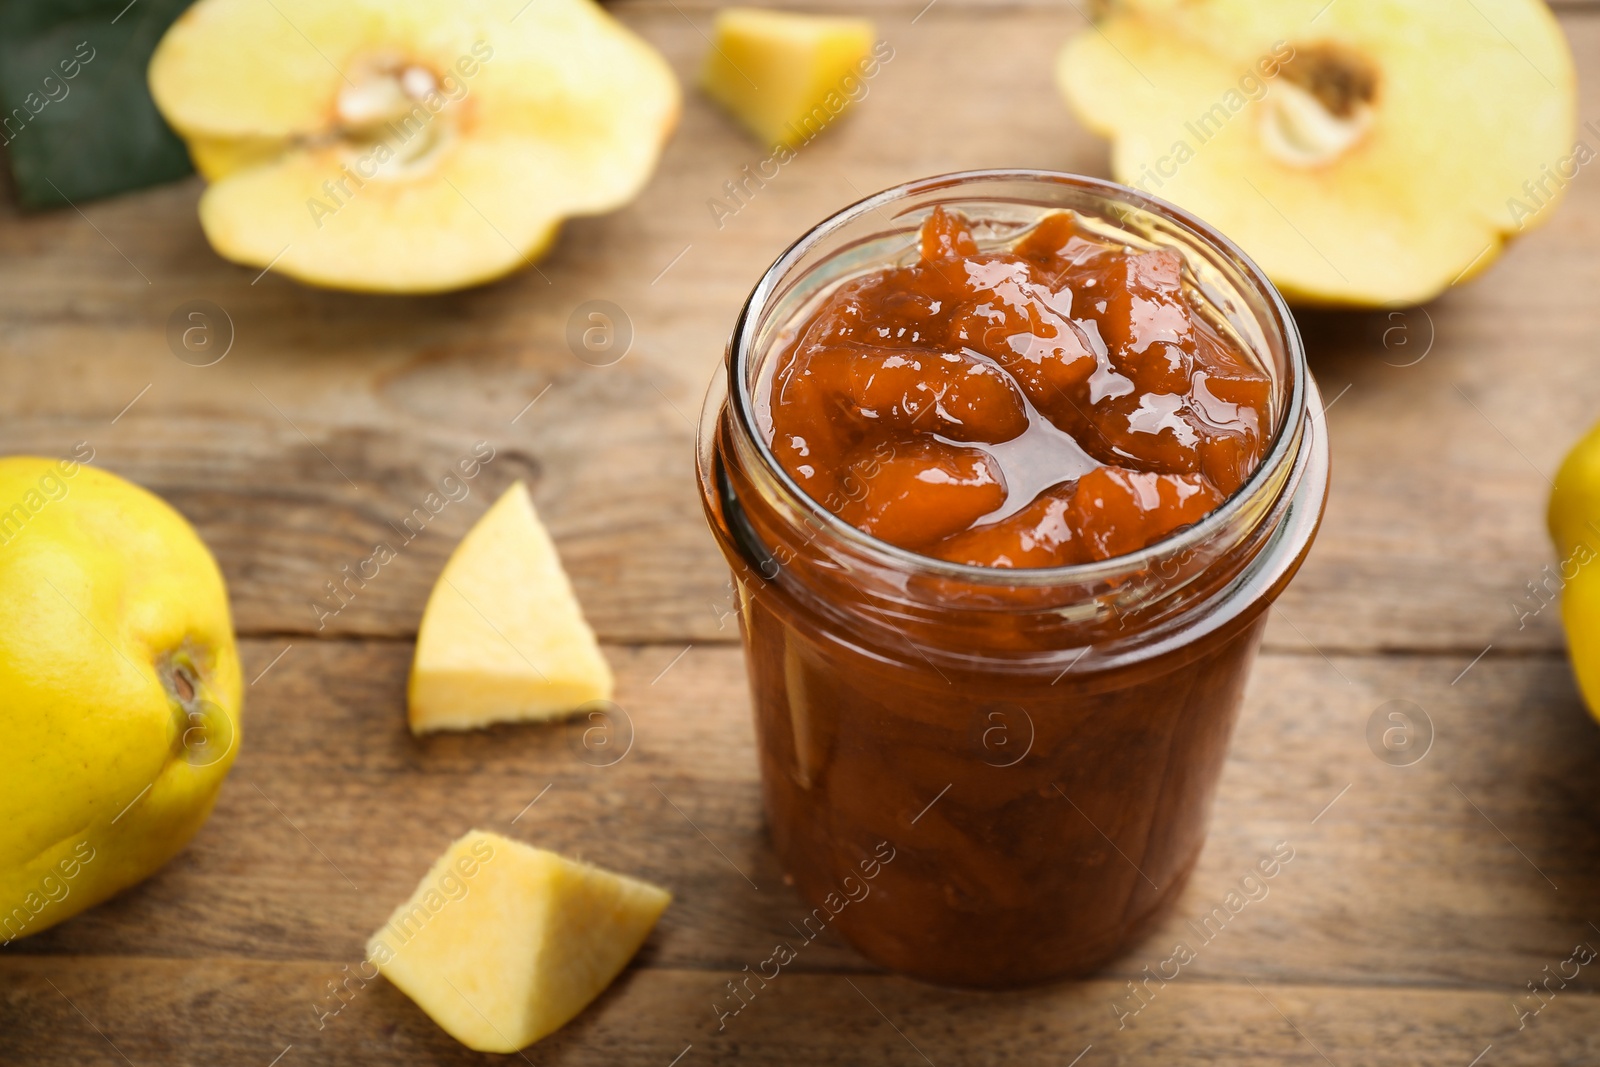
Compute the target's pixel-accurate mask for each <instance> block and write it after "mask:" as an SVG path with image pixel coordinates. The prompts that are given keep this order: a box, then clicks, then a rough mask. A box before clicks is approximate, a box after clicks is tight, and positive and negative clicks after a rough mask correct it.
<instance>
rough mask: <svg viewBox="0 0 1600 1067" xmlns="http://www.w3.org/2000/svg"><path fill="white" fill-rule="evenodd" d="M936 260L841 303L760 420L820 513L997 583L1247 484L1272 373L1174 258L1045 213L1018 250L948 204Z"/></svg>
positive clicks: (1181, 517) (1191, 512) (869, 283)
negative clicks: (1011, 570)
mask: <svg viewBox="0 0 1600 1067" xmlns="http://www.w3.org/2000/svg"><path fill="white" fill-rule="evenodd" d="M919 251H920V256H919V258H918V259H917V260H916V262H914V263H912V264H910V265H908V266H900V267H890V268H886V269H883V270H879V271H875V272H873V273H869V274H864V275H860V276H857V277H854V278H852V279H850V280H848V281H846V282H845V283H843V284H842V285H840V286H839V287H838V288H837V289H835V290H834V291H833V292H832V293H831V294H830V295H829V296H828V297H827V299H826V300H825V301H824V302H823V304H822V305H821V306H820V307H819V308H818V309H817V310H816V312H815V313H814V314H813V315H812V316H811V318H810V319H809V320H807V321H806V322H805V324H804V325H803V327H802V328H801V329H800V330H798V331H797V332H796V334H795V335H794V337H793V339H792V341H791V342H790V343H789V344H788V346H787V347H786V348H785V349H784V350H783V351H782V352H781V353H779V357H778V361H777V364H776V369H775V372H774V374H773V376H772V384H771V389H770V393H769V395H768V396H767V398H766V399H767V407H766V410H765V411H764V412H762V415H761V421H762V425H763V429H764V431H765V432H766V433H767V435H768V439H769V441H770V443H771V446H772V449H773V452H774V454H775V455H776V456H777V458H778V462H779V463H780V464H781V465H782V466H783V468H784V469H785V470H786V471H788V472H789V474H790V475H791V476H793V477H794V479H795V480H796V481H797V482H798V483H799V484H800V486H801V487H802V488H803V489H804V490H805V491H806V492H807V493H808V494H809V495H810V496H811V497H812V498H813V499H814V500H816V501H817V502H818V503H820V504H822V506H824V507H825V508H827V509H828V510H829V511H831V512H832V513H833V514H835V515H837V516H839V517H840V518H841V519H843V520H844V521H846V522H848V523H850V524H851V525H853V526H855V527H857V528H858V529H860V530H863V531H864V532H866V533H868V534H871V535H873V536H874V537H877V538H879V539H881V540H884V541H887V542H889V543H891V544H894V545H898V546H900V547H901V548H906V549H910V550H912V551H915V552H919V553H922V554H924V555H928V556H934V557H937V558H940V559H945V560H949V561H951V562H955V563H966V564H973V565H977V566H988V567H1058V566H1064V565H1067V564H1073V563H1086V562H1090V561H1094V560H1102V559H1108V558H1111V557H1113V556H1118V555H1123V554H1126V553H1129V552H1134V551H1137V550H1139V549H1140V548H1143V547H1145V546H1146V545H1149V544H1151V543H1152V542H1155V541H1157V540H1160V539H1161V538H1163V537H1166V536H1168V535H1170V534H1172V533H1174V532H1175V531H1177V530H1179V529H1181V528H1183V527H1185V526H1188V525H1191V524H1193V523H1195V522H1197V521H1199V520H1200V519H1201V518H1203V517H1204V516H1205V515H1206V514H1207V513H1208V512H1210V511H1211V510H1213V509H1214V508H1216V507H1217V506H1218V505H1219V504H1221V503H1222V501H1223V500H1224V499H1225V498H1226V497H1227V496H1228V495H1229V494H1231V493H1232V492H1233V491H1234V490H1235V489H1237V488H1239V486H1240V485H1241V484H1242V483H1243V482H1244V480H1245V479H1246V478H1247V477H1248V476H1249V475H1250V473H1251V472H1252V471H1253V470H1254V469H1255V468H1256V466H1257V464H1258V463H1259V462H1260V460H1261V453H1262V448H1263V442H1264V439H1265V435H1266V433H1267V431H1268V429H1269V428H1270V419H1269V412H1270V403H1271V393H1272V386H1271V381H1270V379H1269V378H1268V376H1267V374H1266V373H1265V372H1264V371H1262V370H1261V369H1260V368H1259V367H1258V366H1257V365H1256V363H1255V362H1254V361H1253V360H1252V359H1251V358H1250V357H1249V356H1247V355H1246V354H1245V353H1244V352H1243V350H1242V349H1241V348H1240V347H1239V345H1238V344H1237V343H1236V342H1234V341H1232V340H1231V339H1229V338H1228V337H1227V336H1226V335H1225V334H1224V332H1223V331H1222V330H1220V329H1219V328H1218V327H1217V326H1216V325H1215V324H1214V323H1213V322H1212V321H1211V320H1210V319H1209V318H1208V317H1207V316H1206V315H1204V314H1202V313H1201V311H1200V307H1199V305H1198V304H1197V302H1196V299H1195V298H1194V297H1193V296H1192V295H1191V292H1190V290H1189V289H1187V288H1186V287H1185V285H1184V275H1183V269H1182V268H1183V260H1182V257H1181V256H1180V255H1179V253H1177V252H1176V251H1171V250H1164V249H1163V250H1156V251H1147V252H1141V251H1137V250H1134V249H1130V248H1128V247H1126V246H1124V245H1121V244H1117V243H1114V242H1112V241H1109V240H1107V239H1105V238H1103V237H1100V236H1098V235H1095V234H1092V233H1090V232H1087V231H1086V230H1085V229H1084V228H1083V227H1081V226H1080V225H1079V224H1078V223H1077V221H1076V220H1075V219H1074V217H1073V216H1072V215H1070V214H1068V213H1064V212H1063V213H1056V214H1052V215H1047V216H1045V217H1044V218H1043V219H1041V220H1040V222H1039V223H1038V224H1037V225H1036V226H1034V227H1033V228H1032V229H1030V230H1029V231H1028V232H1027V233H1025V234H1024V235H1023V236H1022V237H1021V238H1019V239H1018V240H1017V241H1016V242H1015V243H1014V244H1012V245H1011V246H1010V248H1009V249H1005V250H991V251H980V249H979V245H978V242H977V240H976V239H975V238H974V236H973V231H972V227H971V225H970V223H969V222H968V221H967V220H966V219H965V218H963V217H962V216H961V215H959V214H956V213H953V212H948V211H945V210H944V209H943V208H938V209H935V210H934V212H933V214H932V215H930V216H929V217H928V219H927V221H926V222H925V223H924V224H923V227H922V232H921V235H920V248H919Z"/></svg>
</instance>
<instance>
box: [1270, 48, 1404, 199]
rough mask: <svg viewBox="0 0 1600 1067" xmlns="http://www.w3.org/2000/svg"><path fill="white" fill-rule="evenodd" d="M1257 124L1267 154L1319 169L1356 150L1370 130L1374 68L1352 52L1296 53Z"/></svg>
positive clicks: (1321, 50)
mask: <svg viewBox="0 0 1600 1067" xmlns="http://www.w3.org/2000/svg"><path fill="white" fill-rule="evenodd" d="M1281 79H1282V80H1281V81H1280V82H1279V83H1278V85H1277V86H1275V87H1274V91H1273V92H1272V93H1271V94H1270V96H1269V97H1268V100H1267V106H1266V108H1265V110H1264V111H1263V113H1262V118H1261V142H1262V145H1263V146H1264V147H1265V148H1266V150H1267V152H1268V153H1269V154H1270V155H1272V156H1274V157H1275V158H1277V159H1278V160H1279V161H1280V162H1282V163H1287V164H1289V165H1290V166H1294V167H1308V168H1309V167H1321V166H1325V165H1327V164H1329V163H1332V162H1334V161H1335V160H1337V159H1338V158H1339V157H1340V156H1342V155H1344V154H1345V153H1346V152H1348V151H1350V150H1351V149H1352V148H1354V147H1355V146H1356V144H1357V143H1359V142H1360V141H1361V139H1362V137H1363V136H1364V135H1365V134H1366V132H1367V130H1368V129H1369V128H1371V126H1372V120H1373V115H1374V110H1373V108H1374V105H1375V103H1376V101H1377V99H1378V82H1379V78H1378V68H1377V67H1376V66H1375V65H1374V64H1373V63H1372V62H1371V61H1370V60H1369V59H1367V57H1366V56H1364V55H1362V54H1361V53H1359V52H1357V51H1355V50H1354V49H1352V48H1348V47H1345V46H1343V45H1338V44H1333V43H1331V42H1320V43H1318V44H1313V45H1307V46H1305V47H1302V48H1296V49H1295V53H1294V56H1293V58H1291V59H1290V60H1289V61H1288V62H1286V63H1285V64H1284V65H1283V69H1282V73H1281Z"/></svg>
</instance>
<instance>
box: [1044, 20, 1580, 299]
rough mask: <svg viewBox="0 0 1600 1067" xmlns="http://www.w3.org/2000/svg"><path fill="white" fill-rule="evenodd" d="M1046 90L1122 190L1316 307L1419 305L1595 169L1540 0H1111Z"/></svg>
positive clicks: (1559, 46)
mask: <svg viewBox="0 0 1600 1067" xmlns="http://www.w3.org/2000/svg"><path fill="white" fill-rule="evenodd" d="M1057 75H1058V80H1059V82H1060V84H1061V87H1062V90H1063V91H1064V93H1065V95H1066V98H1067V101H1068V102H1069V104H1070V105H1071V106H1072V107H1073V109H1074V110H1075V111H1076V112H1077V113H1078V115H1079V116H1080V117H1081V118H1082V119H1083V121H1084V122H1085V123H1086V124H1087V125H1089V126H1090V127H1091V128H1092V129H1094V130H1096V131H1098V132H1100V133H1102V134H1104V135H1105V136H1108V137H1110V138H1112V140H1113V144H1112V170H1113V172H1114V174H1115V175H1116V177H1117V179H1118V180H1119V181H1122V182H1124V183H1126V184H1129V185H1133V186H1135V187H1137V188H1139V189H1141V190H1143V191H1145V192H1147V193H1150V194H1152V195H1155V196H1158V197H1161V198H1163V199H1166V200H1170V201H1172V202H1174V203H1176V204H1178V205H1180V206H1182V207H1185V208H1188V209H1189V210H1191V211H1193V212H1194V213H1195V214H1197V215H1199V216H1200V217H1201V218H1203V219H1205V220H1206V221H1207V222H1209V223H1211V224H1212V225H1214V226H1215V227H1216V228H1217V229H1219V230H1220V231H1222V232H1223V233H1225V234H1227V235H1228V236H1229V237H1231V238H1232V239H1233V240H1235V241H1237V242H1238V243H1239V245H1240V246H1241V247H1243V249H1244V250H1245V252H1246V253H1248V254H1249V255H1250V256H1251V257H1252V258H1254V259H1255V260H1256V261H1257V262H1258V263H1259V264H1260V265H1261V267H1262V268H1263V269H1264V270H1265V271H1266V272H1267V274H1268V275H1269V276H1270V277H1271V278H1272V279H1273V280H1274V281H1275V282H1276V283H1277V284H1278V286H1279V287H1280V288H1282V289H1283V290H1284V292H1285V294H1286V295H1289V296H1290V297H1291V298H1295V299H1299V300H1302V301H1307V302H1313V303H1327V304H1347V305H1360V306H1382V305H1394V304H1402V303H1419V302H1422V301H1424V300H1427V299H1430V298H1431V297H1433V296H1435V295H1437V294H1438V293H1440V292H1441V291H1443V290H1444V289H1445V288H1447V287H1448V286H1450V285H1451V284H1453V283H1455V282H1458V281H1461V280H1464V279H1465V278H1467V277H1470V276H1472V275H1473V274H1475V273H1477V272H1478V271H1481V270H1483V269H1484V268H1485V267H1487V266H1488V264H1489V263H1490V262H1492V261H1493V260H1494V259H1495V257H1496V256H1497V255H1498V253H1499V251H1500V249H1501V247H1502V246H1503V245H1504V244H1505V242H1506V241H1507V240H1509V239H1510V238H1511V237H1513V236H1515V235H1516V234H1517V233H1520V232H1521V231H1522V230H1524V229H1526V228H1528V227H1529V226H1532V225H1535V224H1536V223H1539V222H1542V221H1544V220H1545V219H1546V218H1548V216H1549V214H1550V211H1551V209H1552V208H1553V207H1554V206H1555V204H1556V202H1557V201H1558V200H1559V199H1560V197H1561V192H1562V188H1563V187H1564V186H1565V185H1566V184H1567V183H1568V182H1569V181H1570V180H1571V178H1572V177H1573V175H1574V174H1575V173H1576V169H1577V166H1578V165H1579V164H1581V163H1583V162H1586V161H1587V159H1588V158H1592V153H1591V152H1589V151H1588V150H1587V149H1584V150H1582V151H1581V152H1580V151H1579V149H1578V148H1577V147H1575V144H1574V141H1575V130H1574V126H1575V122H1576V117H1575V116H1576V98H1575V86H1576V82H1575V79H1574V74H1573V66H1572V57H1571V54H1570V53H1569V51H1568V49H1567V44H1566V40H1565V38H1564V37H1563V35H1562V32H1561V29H1560V27H1559V26H1558V25H1557V24H1556V21H1555V19H1554V18H1553V17H1552V16H1551V14H1550V12H1549V10H1548V9H1547V8H1546V7H1545V5H1544V4H1543V3H1542V2H1541V0H1429V2H1428V3H1417V4H1409V3H1395V2H1393V0H1335V2H1334V3H1331V4H1330V3H1328V0H1273V2H1271V3H1263V2H1261V0H1112V2H1111V3H1109V4H1107V5H1106V13H1105V15H1104V17H1102V18H1101V19H1100V20H1099V21H1098V22H1097V23H1096V25H1095V26H1094V27H1092V28H1091V29H1089V30H1086V31H1084V32H1083V33H1081V34H1079V35H1078V36H1077V37H1075V38H1073V39H1072V40H1071V41H1069V42H1068V44H1067V46H1066V48H1065V50H1064V51H1063V53H1062V55H1061V59H1060V63H1059V65H1058V70H1057Z"/></svg>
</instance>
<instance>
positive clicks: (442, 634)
mask: <svg viewBox="0 0 1600 1067" xmlns="http://www.w3.org/2000/svg"><path fill="white" fill-rule="evenodd" d="M611 690H612V678H611V668H610V667H608V666H607V665H606V661H605V658H604V657H603V656H602V655H601V654H600V646H599V643H598V642H597V641H596V640H595V636H594V631H593V630H591V629H590V628H589V624H588V623H587V622H585V621H584V618H583V610H582V609H581V608H580V607H579V606H578V600H577V598H576V597H575V596H574V595H573V593H572V584H571V583H570V582H569V581H568V580H567V575H566V572H565V571H563V570H562V569H561V559H560V557H558V556H557V555H556V546H555V543H554V542H553V541H551V540H550V535H549V533H547V532H546V531H545V528H544V527H543V526H542V525H541V524H540V522H539V516H538V514H537V513H536V512H535V511H534V509H533V501H532V500H531V499H529V497H528V488H527V486H525V485H523V484H522V483H521V482H517V483H516V484H514V485H512V486H511V488H510V489H507V490H506V492H505V494H504V495H502V496H501V497H500V499H499V500H497V501H495V503H494V506H493V507H491V508H490V509H489V510H488V511H487V512H485V513H484V515H483V518H481V519H479V520H478V523H477V525H475V526H474V527H473V528H472V529H471V530H469V531H467V536H466V537H464V538H462V539H461V543H460V544H459V545H457V546H456V550H455V552H454V553H452V554H451V556H450V560H449V562H448V563H446V564H445V567H444V572H443V573H442V574H440V575H439V580H438V582H437V583H435V585H434V587H433V592H432V594H430V595H429V597H428V606H427V608H425V609H424V610H423V613H422V625H421V627H420V628H419V629H418V632H417V651H416V656H415V658H414V659H413V660H412V664H411V683H410V686H409V693H408V698H409V699H408V704H409V717H410V722H411V730H412V732H413V733H418V734H421V733H428V732H431V731H435V730H467V729H471V728H473V727H477V726H486V725H488V724H489V723H492V722H509V721H516V720H528V719H551V718H557V717H559V716H561V715H564V714H567V713H568V712H571V711H574V710H576V709H577V708H578V707H579V706H580V705H582V704H585V703H587V702H588V701H591V700H609V699H611Z"/></svg>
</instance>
